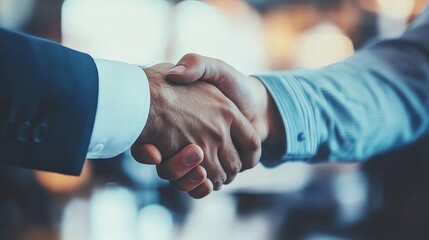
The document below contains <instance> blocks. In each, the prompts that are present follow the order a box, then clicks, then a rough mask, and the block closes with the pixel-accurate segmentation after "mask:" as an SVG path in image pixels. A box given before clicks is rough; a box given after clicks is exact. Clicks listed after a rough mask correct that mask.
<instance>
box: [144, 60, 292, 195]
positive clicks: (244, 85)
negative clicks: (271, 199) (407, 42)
mask: <svg viewBox="0 0 429 240" xmlns="http://www.w3.org/2000/svg"><path fill="white" fill-rule="evenodd" d="M167 78H168V79H169V80H170V81H171V82H175V83H178V84H195V83H194V82H195V81H206V82H209V83H211V84H213V85H214V86H216V87H217V88H218V89H219V90H220V91H222V92H223V93H224V94H225V95H226V96H227V97H228V98H229V99H231V100H232V101H233V102H234V103H235V104H236V105H237V107H238V108H239V109H240V110H241V111H242V112H243V114H244V115H245V116H246V117H247V118H248V119H249V120H250V121H251V123H252V124H253V126H254V127H255V129H256V130H257V132H258V134H259V135H260V137H261V139H262V141H263V142H264V144H268V145H270V144H272V145H276V144H279V143H281V141H283V139H284V137H283V132H284V131H283V125H282V123H281V118H280V116H279V113H278V110H277V107H276V105H275V103H274V101H273V99H272V97H271V96H270V95H269V93H268V92H267V90H266V89H265V87H264V86H263V84H262V83H261V82H260V81H259V80H257V79H255V78H253V77H247V76H245V75H243V74H241V73H239V72H238V71H237V70H235V69H234V68H232V67H231V66H229V65H228V64H226V63H224V62H222V61H220V60H216V59H211V58H207V57H203V56H199V55H196V54H188V55H186V56H184V57H183V58H182V59H181V60H180V62H179V63H178V64H177V65H176V67H175V68H174V69H173V70H171V71H169V73H168V75H167ZM281 144H283V143H281ZM195 147H196V146H195ZM196 148H197V147H196ZM140 151H141V152H142V153H145V154H146V155H148V154H151V155H152V156H149V157H148V159H150V161H156V162H161V159H160V156H161V154H160V152H159V151H158V150H157V149H156V148H155V147H153V146H150V145H145V146H143V147H141V149H140ZM186 157H187V156H186V153H185V152H183V151H182V152H179V153H177V154H176V155H174V156H173V157H172V159H175V160H176V161H177V162H174V161H171V160H167V161H162V163H161V164H160V165H159V168H170V169H171V168H172V167H173V166H174V165H175V164H180V162H179V160H178V159H185V158H186ZM188 170H189V171H188V172H184V173H183V172H182V177H181V178H178V180H176V181H171V183H172V185H173V186H175V187H176V188H177V186H178V184H177V183H176V182H177V181H179V182H180V183H181V184H182V185H186V186H189V188H193V189H199V188H204V187H205V186H207V181H206V182H205V183H204V184H200V185H198V183H196V182H195V181H194V182H192V181H189V178H188V177H187V175H186V176H185V174H189V172H190V171H191V170H192V168H188ZM242 170H245V168H243V169H242ZM192 171H193V170H192ZM194 173H195V171H194ZM201 177H204V176H203V175H201ZM181 190H183V189H181ZM189 194H190V195H191V196H192V197H195V198H201V197H204V196H205V195H204V194H198V195H197V197H196V195H195V193H194V192H189ZM207 194H208V193H207ZM207 194H206V195H207Z"/></svg>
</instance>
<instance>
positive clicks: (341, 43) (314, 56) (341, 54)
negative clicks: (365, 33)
mask: <svg viewBox="0 0 429 240" xmlns="http://www.w3.org/2000/svg"><path fill="white" fill-rule="evenodd" d="M353 52H354V47H353V42H352V41H351V39H350V38H349V37H347V36H345V35H344V34H343V33H342V32H341V31H340V30H339V29H338V28H337V27H336V26H334V25H331V24H321V25H319V26H317V27H315V28H313V29H311V30H309V31H308V32H306V33H304V34H303V35H302V36H301V37H300V39H299V40H298V41H297V45H296V48H295V56H294V60H295V64H296V65H297V66H302V67H311V68H318V67H323V66H326V65H328V64H332V63H335V62H338V61H340V60H342V59H344V58H346V57H348V56H350V55H352V54H353Z"/></svg>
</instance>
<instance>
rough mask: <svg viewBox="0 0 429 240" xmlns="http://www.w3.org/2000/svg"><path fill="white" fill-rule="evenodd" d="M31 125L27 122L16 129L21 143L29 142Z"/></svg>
mask: <svg viewBox="0 0 429 240" xmlns="http://www.w3.org/2000/svg"><path fill="white" fill-rule="evenodd" d="M31 130H32V129H31V123H30V122H28V121H26V122H23V123H22V124H20V125H19V126H18V128H17V129H16V138H17V139H18V141H20V142H27V141H28V139H29V138H30V136H31Z"/></svg>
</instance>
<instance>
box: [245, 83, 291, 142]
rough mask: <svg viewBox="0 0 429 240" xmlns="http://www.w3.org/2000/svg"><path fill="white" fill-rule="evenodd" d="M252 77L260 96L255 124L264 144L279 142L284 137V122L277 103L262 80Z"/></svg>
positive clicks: (257, 95) (258, 96)
mask: <svg viewBox="0 0 429 240" xmlns="http://www.w3.org/2000/svg"><path fill="white" fill-rule="evenodd" d="M251 79H252V82H253V83H254V86H255V89H256V90H255V91H256V92H255V93H256V94H255V96H256V97H257V98H258V100H257V102H258V106H256V107H257V109H258V111H257V114H256V116H255V120H254V121H253V125H254V127H255V129H256V131H257V132H258V133H259V136H260V137H261V140H262V142H263V143H264V144H270V145H271V144H278V143H280V142H281V141H282V139H283V131H282V129H283V124H282V120H281V117H280V113H279V111H278V109H277V106H276V103H275V101H274V99H273V97H272V96H271V94H270V93H269V92H268V90H267V89H266V88H265V86H264V85H263V84H262V82H261V81H259V80H258V79H256V78H253V77H251Z"/></svg>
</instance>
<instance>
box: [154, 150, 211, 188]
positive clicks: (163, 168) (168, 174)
mask: <svg viewBox="0 0 429 240" xmlns="http://www.w3.org/2000/svg"><path fill="white" fill-rule="evenodd" d="M203 158H204V152H203V150H202V149H201V148H200V147H199V146H198V145H195V144H191V145H188V146H187V147H185V148H183V149H182V150H180V152H178V153H177V154H176V155H174V156H173V157H171V158H170V159H168V160H165V161H163V162H162V163H161V164H159V165H158V166H157V171H158V175H159V177H161V178H163V179H165V180H169V181H173V180H177V179H179V178H182V177H183V176H185V175H186V174H187V173H188V172H189V171H191V170H192V169H193V168H194V167H196V166H197V165H199V164H200V163H201V162H202V161H203Z"/></svg>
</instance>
